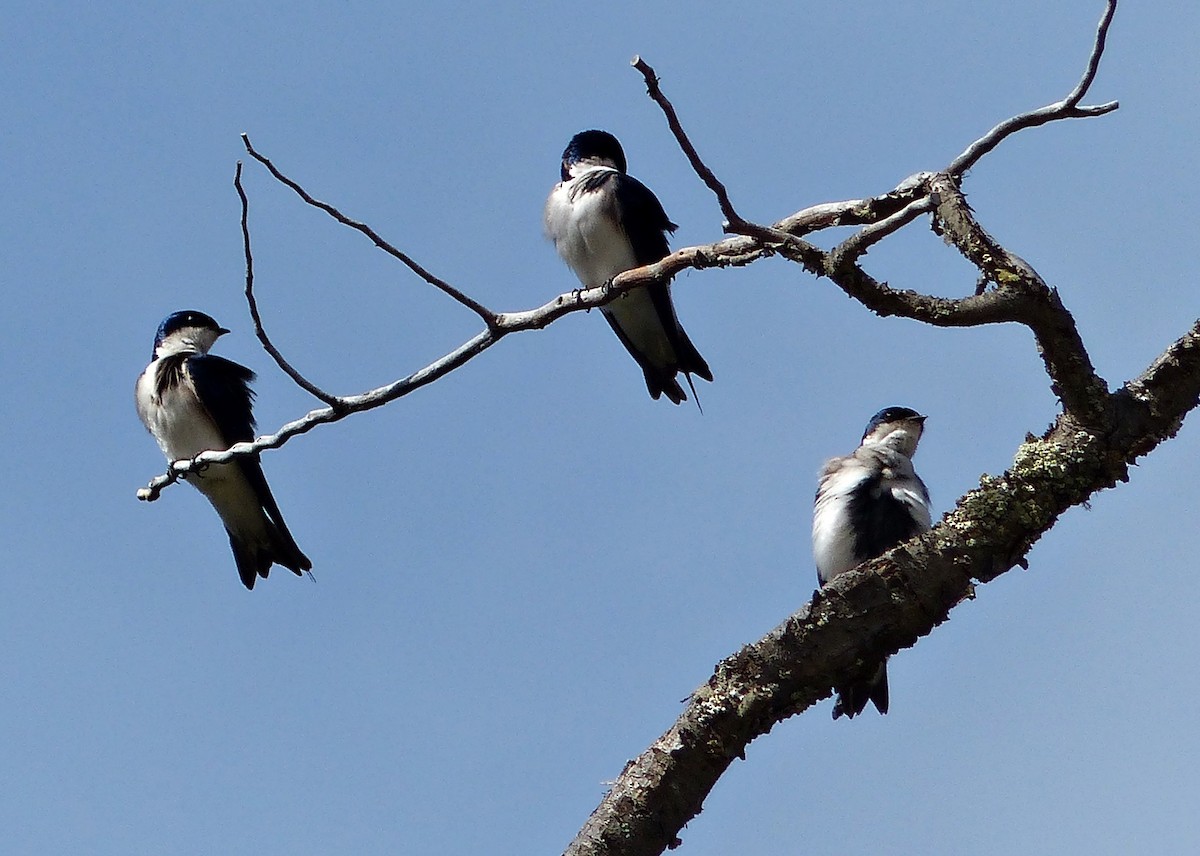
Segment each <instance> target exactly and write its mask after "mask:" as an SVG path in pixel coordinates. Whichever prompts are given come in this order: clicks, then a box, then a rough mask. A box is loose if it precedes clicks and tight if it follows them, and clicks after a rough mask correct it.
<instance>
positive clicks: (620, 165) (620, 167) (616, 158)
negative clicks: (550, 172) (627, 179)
mask: <svg viewBox="0 0 1200 856" xmlns="http://www.w3.org/2000/svg"><path fill="white" fill-rule="evenodd" d="M577 163H587V164H595V165H597V166H610V167H612V168H613V169H615V170H616V171H617V172H619V173H622V174H623V173H624V172H625V152H624V150H622V149H621V143H620V142H619V141H618V140H617V138H616V137H614V136H613V135H612V134H610V133H609V132H608V131H580V132H579V133H578V134H576V135H575V136H573V137H571V142H569V143H567V147H566V148H565V149H564V150H563V154H562V180H563V181H567V180H569V179H570V178H571V167H572V166H573V165H575V164H577Z"/></svg>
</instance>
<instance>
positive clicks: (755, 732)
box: [566, 322, 1200, 856]
mask: <svg viewBox="0 0 1200 856" xmlns="http://www.w3.org/2000/svg"><path fill="white" fill-rule="evenodd" d="M1105 401H1106V404H1107V405H1109V406H1108V407H1106V408H1105V410H1106V413H1107V414H1108V415H1107V417H1106V418H1105V419H1104V420H1103V424H1102V425H1099V426H1097V427H1095V428H1091V429H1089V428H1085V427H1083V425H1081V424H1079V423H1078V422H1076V421H1075V420H1074V419H1073V418H1072V417H1070V416H1067V415H1063V416H1060V417H1059V419H1058V420H1057V421H1056V422H1055V424H1054V425H1052V426H1051V427H1050V428H1049V429H1048V430H1047V431H1046V433H1045V434H1044V435H1042V436H1041V437H1040V438H1034V437H1030V438H1028V439H1027V440H1026V442H1025V443H1023V444H1022V445H1021V446H1020V448H1018V449H1017V453H1016V455H1015V457H1014V459H1013V463H1012V466H1011V467H1010V468H1009V469H1008V470H1007V471H1006V472H1005V473H1004V474H1003V475H1001V476H997V477H993V476H986V477H984V479H983V480H982V481H981V484H980V486H979V488H978V489H976V490H973V491H971V492H970V493H968V494H966V495H965V496H963V497H962V498H961V499H959V501H958V504H957V505H956V507H955V508H954V510H953V511H951V512H949V513H948V514H947V515H946V516H945V517H944V518H943V519H942V521H941V522H940V523H939V524H938V525H937V526H935V527H934V528H933V529H932V530H930V532H928V533H927V534H925V535H923V536H921V537H919V538H917V539H915V540H913V541H910V542H908V543H907V544H904V545H902V546H900V547H897V548H896V549H894V550H892V551H891V552H889V553H887V554H885V555H883V556H881V557H880V558H878V559H875V560H873V561H871V562H868V563H866V564H864V565H862V566H861V567H860V568H858V569H856V570H854V571H851V572H849V573H846V574H842V575H840V576H838V577H837V578H836V579H835V580H834V581H833V582H832V583H831V584H829V585H828V586H826V587H825V588H824V589H822V591H821V593H820V597H819V598H818V599H817V600H814V602H813V603H811V604H809V605H807V606H805V607H803V608H802V609H801V610H800V611H799V612H797V613H796V614H795V615H792V616H791V617H790V618H788V619H787V621H785V622H784V623H783V624H781V625H780V626H779V627H777V628H775V630H773V631H771V632H770V633H769V634H767V636H765V637H764V638H763V639H761V640H759V641H758V642H756V643H754V644H753V645H747V646H746V647H745V648H743V649H742V650H741V651H739V652H738V653H736V654H734V655H733V656H731V657H729V658H727V659H726V660H724V661H722V662H721V663H720V664H719V665H718V666H717V669H716V671H715V673H714V674H713V676H712V677H711V678H709V680H708V682H707V683H706V684H705V685H704V686H702V687H700V688H699V689H698V690H696V692H695V693H694V694H693V695H692V698H691V700H690V702H689V704H688V706H687V709H686V710H685V711H684V713H683V715H682V716H680V717H679V719H678V720H677V721H676V723H675V724H674V725H673V726H672V727H671V729H670V730H669V731H667V732H666V733H665V734H663V735H662V736H661V737H660V738H658V740H656V741H655V742H654V744H653V745H652V746H651V747H650V748H649V749H647V750H646V751H645V752H643V753H642V755H640V756H639V757H638V758H637V759H635V760H633V761H631V762H630V763H629V764H628V765H627V766H626V768H625V771H624V772H623V773H622V775H621V777H620V778H619V780H618V781H617V784H616V786H615V787H614V788H613V789H612V791H611V792H610V793H609V794H608V796H607V797H606V798H605V799H604V801H603V802H602V803H601V805H600V807H599V808H597V809H596V811H595V812H594V813H593V814H592V816H591V818H589V820H588V822H587V825H586V826H585V827H584V828H583V830H582V831H581V832H580V834H579V836H578V838H576V840H575V842H574V843H573V844H572V845H571V846H570V847H569V848H568V849H567V851H566V852H567V854H570V856H584V854H588V856H599V854H614V853H620V854H623V856H650V854H657V853H661V852H663V850H665V849H668V848H671V847H673V846H675V845H676V844H677V843H678V838H677V834H678V830H680V829H682V828H683V825H684V824H685V823H687V821H688V820H690V819H691V818H693V817H695V816H696V815H697V814H698V813H699V812H700V809H701V806H702V804H703V801H704V798H705V796H707V794H708V792H709V790H710V789H711V788H712V786H713V785H714V784H715V783H716V781H717V779H719V778H720V776H721V774H722V773H724V771H725V769H726V768H727V767H728V766H729V764H730V763H731V762H732V761H733V760H734V759H735V758H739V757H742V755H743V753H744V752H745V747H746V745H747V744H748V743H749V742H750V741H751V740H753V739H754V738H756V737H758V736H760V735H763V734H766V733H767V732H768V731H770V730H771V728H772V727H773V726H774V725H775V723H777V722H779V721H781V720H783V719H785V718H787V717H789V716H794V715H795V714H797V713H801V712H802V711H804V710H805V709H807V708H808V707H810V706H811V705H813V704H815V703H816V702H818V701H820V700H822V699H824V698H826V697H828V696H829V695H830V693H831V688H832V687H833V686H834V685H836V684H837V683H838V681H839V680H841V679H842V678H843V677H844V676H845V675H846V674H848V673H850V672H851V671H852V670H853V669H854V668H855V667H856V666H857V665H859V664H861V663H862V662H865V661H869V660H878V659H880V658H882V657H883V656H885V655H887V654H892V653H895V652H896V651H898V650H900V649H902V648H907V647H910V646H911V645H913V644H914V643H915V642H916V641H917V640H918V639H920V638H921V637H922V636H924V635H926V634H927V633H929V632H930V631H931V630H933V628H935V627H936V626H937V625H939V624H941V623H942V622H943V621H945V620H946V619H947V617H949V613H950V610H951V609H952V608H953V607H954V606H955V605H956V604H958V603H960V602H961V601H963V600H964V599H967V598H970V597H973V596H974V591H975V585H976V583H983V582H988V581H989V580H992V579H995V578H996V577H997V576H999V575H1000V574H1002V573H1004V572H1005V571H1007V570H1009V569H1011V568H1013V567H1015V566H1017V565H1018V564H1021V563H1023V560H1024V557H1025V555H1026V554H1027V553H1028V551H1029V549H1030V547H1032V546H1033V544H1034V543H1035V542H1036V541H1037V540H1038V538H1040V537H1041V536H1042V534H1043V533H1045V532H1046V531H1047V530H1049V529H1050V527H1052V526H1053V525H1054V523H1055V521H1056V520H1057V519H1058V516H1059V515H1060V514H1062V513H1063V512H1064V511H1066V510H1067V509H1068V508H1071V507H1072V506H1076V505H1080V504H1082V503H1083V502H1085V501H1087V499H1088V497H1090V496H1091V495H1092V494H1094V493H1096V492H1097V491H1099V490H1103V489H1104V488H1106V487H1112V486H1113V485H1115V484H1116V483H1117V482H1120V481H1125V480H1126V479H1127V473H1128V468H1129V465H1130V464H1132V463H1134V461H1136V459H1137V458H1138V457H1140V456H1142V455H1144V454H1146V453H1147V452H1149V451H1151V450H1152V449H1153V448H1154V447H1155V446H1157V445H1158V444H1159V443H1161V442H1162V441H1164V440H1167V439H1169V438H1171V437H1173V436H1174V435H1175V433H1176V432H1177V431H1178V430H1179V427H1180V425H1181V424H1182V421H1183V417H1184V416H1185V415H1186V414H1187V413H1188V412H1189V411H1190V410H1192V409H1193V408H1194V407H1196V405H1197V403H1198V401H1200V322H1197V324H1196V325H1195V326H1193V328H1192V329H1191V330H1190V331H1189V332H1188V333H1187V334H1186V335H1184V336H1183V337H1182V338H1180V339H1179V340H1178V341H1176V342H1175V343H1174V344H1173V345H1172V346H1171V347H1170V348H1169V349H1168V350H1167V351H1166V352H1165V353H1164V354H1163V355H1162V356H1161V357H1159V358H1158V359H1157V360H1156V361H1155V362H1154V364H1153V365H1151V366H1150V367H1149V368H1148V369H1147V370H1146V372H1145V373H1143V374H1142V375H1141V376H1140V377H1138V378H1137V379H1136V380H1134V381H1132V382H1131V383H1129V384H1127V385H1126V386H1125V387H1124V388H1123V389H1121V390H1119V391H1118V392H1116V393H1114V394H1112V395H1106V397H1105Z"/></svg>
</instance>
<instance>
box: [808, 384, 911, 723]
mask: <svg viewBox="0 0 1200 856" xmlns="http://www.w3.org/2000/svg"><path fill="white" fill-rule="evenodd" d="M924 426H925V417H924V416H922V415H921V414H919V413H917V411H915V410H910V409H909V408H907V407H889V408H887V409H885V410H881V411H879V412H878V413H876V414H875V415H874V416H872V417H871V421H870V422H868V423H867V430H866V431H865V432H863V438H862V444H861V445H860V446H859V447H858V448H857V449H855V450H854V452H852V453H851V454H849V455H846V456H845V457H843V458H834V459H833V460H831V461H829V462H828V463H827V464H825V467H824V469H822V470H821V480H820V483H819V485H818V487H817V499H816V504H815V506H814V508H813V528H812V539H813V559H814V560H815V562H816V565H817V579H818V581H819V582H820V583H821V585H825V584H826V583H828V582H829V581H830V580H832V579H833V578H834V577H836V576H837V575H838V574H840V573H843V572H844V571H848V570H850V569H851V568H853V567H855V566H857V565H860V564H862V563H863V562H865V561H867V560H868V559H873V558H875V557H876V556H879V555H881V554H882V553H886V552H887V551H888V550H890V549H891V548H892V547H895V546H896V545H897V544H899V543H901V542H903V541H907V540H908V539H909V538H911V537H913V536H914V535H917V534H918V533H921V532H925V531H926V530H928V529H929V527H930V525H931V524H932V517H931V512H930V506H929V491H928V490H926V488H925V483H924V482H923V481H921V479H920V477H919V476H918V475H917V474H916V471H914V470H913V465H912V456H913V454H914V453H915V452H916V451H917V442H918V441H919V440H920V439H921V432H922V431H923V430H924ZM837 694H838V698H837V703H836V704H834V706H833V718H834V719H837V718H838V717H839V716H841V715H842V714H845V715H846V716H847V717H851V718H852V717H854V716H857V715H858V714H860V713H862V712H863V708H865V707H866V706H867V701H868V700H870V701H872V702H874V703H875V707H876V708H877V709H878V710H879V712H880V713H887V710H888V684H887V661H886V660H884V661H883V662H882V663H880V664H879V665H878V666H874V665H872V666H870V667H869V668H867V669H865V670H864V673H863V675H862V677H861V679H860V680H856V681H854V682H852V683H850V684H848V685H847V686H844V687H839V688H838V691H837Z"/></svg>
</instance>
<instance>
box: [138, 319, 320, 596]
mask: <svg viewBox="0 0 1200 856" xmlns="http://www.w3.org/2000/svg"><path fill="white" fill-rule="evenodd" d="M228 332H229V331H228V330H226V329H225V328H224V327H221V326H219V325H218V324H217V322H216V321H214V320H213V319H212V318H210V317H209V316H208V315H205V314H204V313H203V312H196V311H184V312H176V313H174V314H172V315H168V316H167V317H166V319H165V320H164V321H163V322H162V324H160V325H159V327H158V334H157V335H156V336H155V337H154V359H153V360H151V362H150V365H148V366H147V367H146V370H145V371H144V372H142V374H141V377H139V378H138V381H137V388H136V390H135V400H136V403H137V411H138V416H140V417H141V418H142V422H143V424H145V426H146V429H147V430H148V431H149V432H150V433H151V434H153V435H154V439H155V440H157V441H158V445H159V447H160V448H161V449H162V451H163V454H164V455H166V456H167V460H169V461H176V460H180V459H187V458H193V457H195V456H196V455H198V454H200V453H201V452H204V451H207V450H215V451H221V450H223V449H228V448H229V447H230V446H232V445H233V444H234V443H242V442H247V441H250V440H253V439H254V416H253V414H252V413H251V402H252V400H253V398H254V392H253V391H252V390H251V389H250V386H249V384H250V382H251V381H252V380H254V372H252V371H250V369H248V368H245V367H244V366H240V365H238V364H237V363H234V362H231V361H229V360H226V359H224V358H222V357H217V356H213V355H212V354H209V353H208V349H209V348H211V347H212V346H213V343H214V342H216V341H217V339H218V338H219V337H221V336H223V335H225V334H226V333H228ZM186 479H187V481H188V482H189V483H191V484H192V485H194V486H195V487H196V489H197V490H199V491H200V492H201V493H202V494H204V495H205V496H206V497H207V498H208V501H209V502H211V503H212V505H213V508H215V509H216V510H217V514H219V515H220V516H221V522H222V523H224V524H225V531H226V532H227V533H228V534H229V546H231V547H232V548H233V558H234V560H235V561H236V562H237V569H238V574H239V575H240V576H241V578H242V583H243V584H244V585H245V586H246V588H248V589H252V588H254V581H255V578H256V576H261V577H263V578H266V576H267V574H268V573H269V572H270V570H271V565H272V564H280V565H283V566H284V567H285V568H287V569H288V570H290V571H292V572H293V573H294V574H296V575H297V576H299V575H300V574H301V572H302V571H308V570H310V569H311V568H312V562H310V561H309V560H308V557H307V556H305V555H304V554H303V553H302V552H300V548H299V547H297V546H296V542H295V540H294V539H293V538H292V533H291V532H289V531H288V528H287V524H286V523H284V522H283V515H282V514H280V513H279V506H278V505H276V504H275V497H273V496H272V495H271V488H270V487H268V486H267V480H266V478H264V477H263V472H262V466H261V465H260V464H259V460H258V455H250V456H246V457H240V458H235V459H234V460H232V461H230V462H229V463H225V464H214V465H212V466H210V467H207V468H206V469H204V470H202V471H200V472H195V473H190V474H188V475H187V476H186Z"/></svg>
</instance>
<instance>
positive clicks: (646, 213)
mask: <svg viewBox="0 0 1200 856" xmlns="http://www.w3.org/2000/svg"><path fill="white" fill-rule="evenodd" d="M609 175H610V176H611V178H610V179H609V180H610V181H615V182H616V186H615V188H614V194H615V196H616V199H617V207H618V209H619V213H620V219H621V224H622V225H623V226H624V227H625V234H626V236H627V237H628V238H629V243H630V244H631V245H632V246H633V254H634V256H635V257H636V258H637V261H638V264H639V265H649V264H654V262H656V261H658V260H659V259H661V258H663V257H664V256H666V255H667V254H668V253H669V252H670V251H671V248H670V245H669V244H668V243H667V233H668V232H674V231H675V230H676V229H677V228H678V227H677V226H676V225H675V224H674V223H672V222H671V221H670V219H669V218H668V217H667V212H666V211H664V210H663V207H662V203H661V202H659V201H658V197H657V196H655V195H654V192H653V191H651V190H650V188H648V187H647V186H646V185H644V184H642V183H641V182H640V181H638V180H637V179H636V178H633V177H632V176H628V175H622V174H620V173H609Z"/></svg>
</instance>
